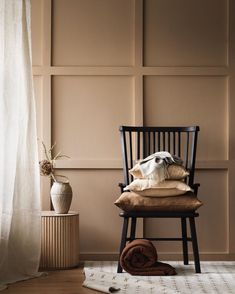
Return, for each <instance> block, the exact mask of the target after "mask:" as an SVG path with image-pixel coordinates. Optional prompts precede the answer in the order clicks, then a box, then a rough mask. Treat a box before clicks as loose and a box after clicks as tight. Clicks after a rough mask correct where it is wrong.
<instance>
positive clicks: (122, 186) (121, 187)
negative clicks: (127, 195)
mask: <svg viewBox="0 0 235 294" xmlns="http://www.w3.org/2000/svg"><path fill="white" fill-rule="evenodd" d="M118 186H119V187H120V189H121V193H123V192H124V188H125V187H126V185H125V184H123V183H119V184H118Z"/></svg>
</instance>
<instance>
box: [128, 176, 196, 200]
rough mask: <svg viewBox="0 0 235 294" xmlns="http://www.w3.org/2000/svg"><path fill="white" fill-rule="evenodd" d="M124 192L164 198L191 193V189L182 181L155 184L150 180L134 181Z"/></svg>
mask: <svg viewBox="0 0 235 294" xmlns="http://www.w3.org/2000/svg"><path fill="white" fill-rule="evenodd" d="M125 190H130V191H135V192H138V193H139V194H140V195H142V196H151V197H166V196H176V195H182V194H185V193H186V192H188V191H192V190H191V188H190V187H189V186H188V185H186V184H185V183H184V182H182V181H171V180H167V181H163V182H160V183H158V182H156V181H155V180H150V179H135V180H134V181H133V182H131V183H130V185H128V186H126V187H125Z"/></svg>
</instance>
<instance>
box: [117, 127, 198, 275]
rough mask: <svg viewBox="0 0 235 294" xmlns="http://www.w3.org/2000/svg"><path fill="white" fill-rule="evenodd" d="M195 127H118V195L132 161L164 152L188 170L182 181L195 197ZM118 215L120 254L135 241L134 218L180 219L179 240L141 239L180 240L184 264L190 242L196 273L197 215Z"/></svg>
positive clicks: (128, 176)
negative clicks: (121, 174)
mask: <svg viewBox="0 0 235 294" xmlns="http://www.w3.org/2000/svg"><path fill="white" fill-rule="evenodd" d="M198 131H199V127H198V126H191V127H133V126H121V127H120V133H121V144H122V156H123V164H124V167H123V171H124V184H123V183H121V184H119V186H120V188H121V192H123V189H124V187H125V186H127V185H128V184H129V183H130V182H131V181H132V180H133V177H132V176H131V175H130V174H129V169H131V168H132V167H133V166H134V164H135V162H136V160H138V159H143V158H145V157H147V156H148V155H150V154H152V153H154V152H158V151H168V152H170V153H171V154H174V155H176V156H178V157H180V158H181V159H183V161H184V166H185V168H186V169H187V170H188V171H189V176H188V177H187V178H186V179H185V181H186V183H187V184H188V185H189V186H190V187H191V188H192V189H193V190H194V194H195V195H197V191H198V187H199V186H200V185H199V184H195V183H194V171H195V160H196V150H197V137H198ZM120 216H121V217H122V218H123V228H122V236H121V243H120V251H119V254H121V252H122V250H123V249H124V247H125V245H126V243H127V242H128V241H132V240H134V239H137V238H136V236H135V232H136V220H137V218H143V219H144V218H178V219H179V218H180V219H181V230H182V237H180V238H148V237H146V236H143V238H145V239H148V240H151V241H182V247H183V260H184V264H185V265H187V264H188V241H191V242H192V248H193V255H194V263H195V271H196V273H200V272H201V269H200V259H199V252H198V243H197V234H196V227H195V217H198V216H199V214H198V213H197V212H195V211H190V212H185V211H182V212H179V211H177V212H176V211H175V212H174V211H172V212H171V211H170V212H169V211H150V212H149V211H130V212H125V211H122V212H121V213H120ZM187 219H189V224H190V230H191V237H188V236H187ZM129 220H131V224H130V233H129V237H128V225H129ZM117 272H118V273H121V272H122V267H121V265H120V255H119V263H118V269H117Z"/></svg>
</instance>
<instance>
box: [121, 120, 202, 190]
mask: <svg viewBox="0 0 235 294" xmlns="http://www.w3.org/2000/svg"><path fill="white" fill-rule="evenodd" d="M119 130H120V133H121V145H122V158H123V167H124V181H125V185H128V184H129V183H130V182H131V181H132V180H133V177H132V176H131V175H130V174H129V169H131V168H132V167H133V166H134V165H135V164H136V162H137V161H138V160H140V159H143V158H145V157H147V156H149V155H150V154H152V153H155V152H159V151H168V152H169V153H171V154H172V155H176V156H178V157H180V158H181V159H182V160H183V165H184V167H185V168H186V169H187V170H188V171H189V176H188V177H187V179H186V182H187V184H188V185H189V186H192V185H193V183H194V171H195V161H196V150H197V137H198V132H199V127H198V126H191V127H133V126H121V127H120V129H119Z"/></svg>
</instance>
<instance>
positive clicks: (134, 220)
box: [130, 217, 136, 241]
mask: <svg viewBox="0 0 235 294" xmlns="http://www.w3.org/2000/svg"><path fill="white" fill-rule="evenodd" d="M135 231H136V217H132V218H131V234H130V239H131V241H133V240H134V239H135Z"/></svg>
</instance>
